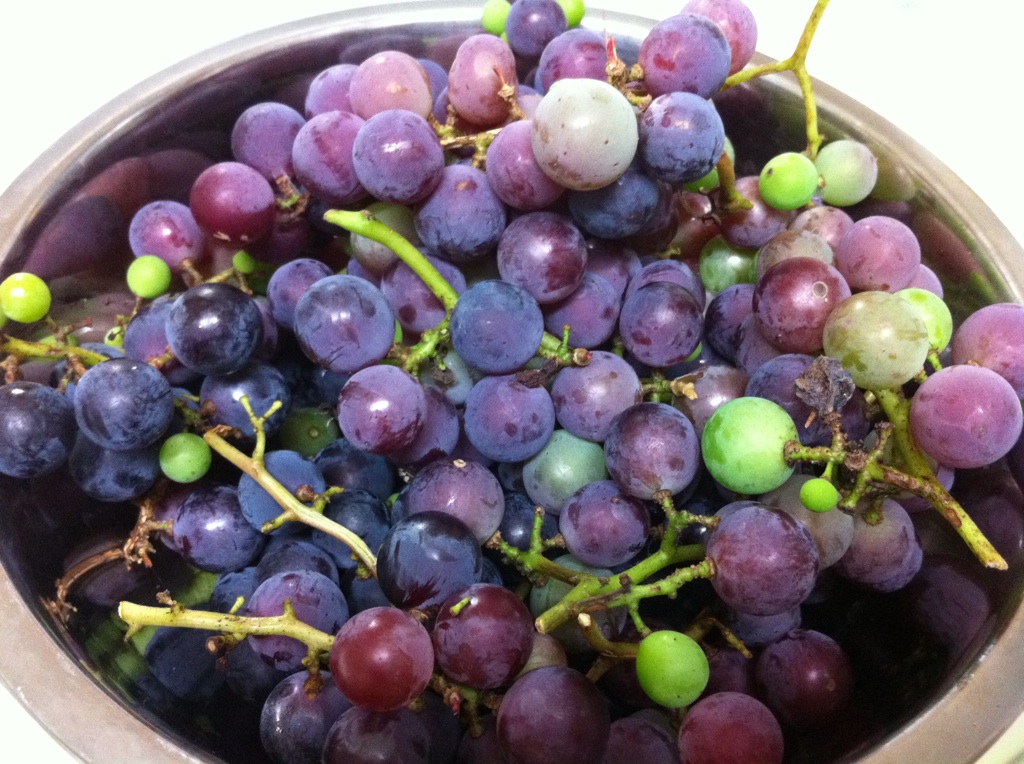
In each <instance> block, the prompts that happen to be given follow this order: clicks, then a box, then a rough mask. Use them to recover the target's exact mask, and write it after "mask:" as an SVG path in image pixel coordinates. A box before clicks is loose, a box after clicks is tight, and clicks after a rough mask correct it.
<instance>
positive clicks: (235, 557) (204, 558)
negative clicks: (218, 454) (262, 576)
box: [172, 486, 263, 573]
mask: <svg viewBox="0 0 1024 764" xmlns="http://www.w3.org/2000/svg"><path fill="white" fill-rule="evenodd" d="M172 533H173V534H174V544H175V546H176V547H177V548H178V549H180V550H181V555H182V557H183V558H184V559H185V560H187V561H188V562H189V564H191V565H194V566H195V567H197V568H199V569H200V570H208V571H210V572H213V573H227V572H229V571H233V570H240V569H242V568H244V567H245V566H247V565H250V564H252V563H253V562H255V560H256V558H257V556H258V555H259V553H260V551H261V550H262V549H263V535H262V534H261V533H260V532H259V531H258V530H257V529H255V528H253V527H252V526H251V525H250V524H249V523H248V522H247V521H246V518H245V517H244V516H243V514H242V506H241V504H240V502H239V496H238V491H236V490H235V489H234V488H232V487H230V486H212V487H209V488H200V489H198V490H196V491H194V492H193V493H192V494H191V495H189V497H188V498H187V499H185V501H184V503H182V505H181V509H180V510H179V512H178V516H177V518H176V519H175V521H174V529H173V531H172Z"/></svg>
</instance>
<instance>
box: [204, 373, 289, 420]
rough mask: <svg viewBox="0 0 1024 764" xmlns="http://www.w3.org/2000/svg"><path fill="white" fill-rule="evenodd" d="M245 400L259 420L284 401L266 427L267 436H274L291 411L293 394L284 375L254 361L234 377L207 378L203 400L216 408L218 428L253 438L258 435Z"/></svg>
mask: <svg viewBox="0 0 1024 764" xmlns="http://www.w3.org/2000/svg"><path fill="white" fill-rule="evenodd" d="M242 396H248V398H249V406H250V407H251V408H252V411H253V413H254V414H256V415H257V416H263V415H264V414H266V413H267V411H269V410H270V407H271V405H273V403H274V402H275V401H281V403H282V404H283V405H282V406H281V408H280V409H278V410H277V411H276V412H274V414H273V415H272V416H271V417H270V418H269V419H267V420H266V422H264V424H263V429H264V431H265V432H266V433H267V435H268V436H273V435H275V434H276V433H277V431H278V430H279V429H280V428H281V424H282V423H283V422H284V420H285V419H286V418H287V416H288V410H289V409H290V408H291V392H290V391H289V389H288V385H287V383H286V381H285V378H284V375H283V374H281V372H280V371H278V370H277V369H276V368H274V367H273V366H271V365H270V364H267V363H263V362H262V361H253V362H252V363H250V364H249V365H248V366H245V367H244V368H242V369H239V370H238V371H236V372H233V373H231V374H224V375H211V376H208V377H207V378H206V379H204V380H203V384H202V387H201V388H200V390H199V398H200V400H201V401H202V402H203V403H207V402H209V403H212V404H213V405H214V407H215V411H214V413H213V416H212V417H211V420H212V421H213V422H214V423H215V424H225V425H228V426H229V427H235V428H237V429H238V430H240V431H241V432H242V434H243V435H245V436H247V437H250V438H251V437H254V436H255V435H256V431H255V430H254V429H253V426H252V421H251V420H250V419H249V414H248V412H246V410H245V407H244V406H242V404H241V398H242Z"/></svg>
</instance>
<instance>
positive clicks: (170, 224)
mask: <svg viewBox="0 0 1024 764" xmlns="http://www.w3.org/2000/svg"><path fill="white" fill-rule="evenodd" d="M205 242H206V236H205V235H204V234H203V232H202V230H201V229H200V228H199V225H198V224H197V223H196V219H195V218H194V217H193V216H192V210H190V209H189V208H188V207H187V206H185V205H184V204H182V203H181V202H175V201H168V200H161V201H156V202H150V203H149V204H147V205H145V206H143V207H141V208H140V209H139V210H138V212H136V213H135V215H133V216H132V222H131V225H130V226H129V227H128V244H129V245H130V246H131V248H132V253H133V254H134V255H135V256H136V257H141V256H142V255H156V256H157V257H159V258H160V259H161V260H163V261H164V262H165V263H167V264H168V265H169V266H171V270H172V271H179V270H180V269H181V264H182V261H184V260H185V259H189V260H192V261H193V262H199V261H200V260H201V259H202V257H203V247H204V245H205Z"/></svg>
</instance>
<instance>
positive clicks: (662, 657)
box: [636, 631, 710, 708]
mask: <svg viewBox="0 0 1024 764" xmlns="http://www.w3.org/2000/svg"><path fill="white" fill-rule="evenodd" d="M636 675H637V679H639V680H640V686H641V687H643V689H644V692H646V693H647V695H648V696H649V697H650V698H651V700H653V701H654V702H655V703H658V704H660V705H663V706H667V707H668V708H680V707H682V706H688V705H690V704H691V703H693V702H694V701H695V700H697V698H699V697H700V694H701V693H702V692H704V688H705V687H707V684H708V678H709V676H710V667H709V666H708V658H707V656H706V655H705V654H704V651H703V650H702V649H701V646H700V645H699V644H697V643H696V642H695V641H694V640H693V639H691V638H690V637H688V636H686V635H685V634H681V633H680V632H678V631H654V632H651V633H650V634H648V635H647V636H646V637H644V639H643V641H642V642H641V643H640V647H639V648H638V650H637V654H636Z"/></svg>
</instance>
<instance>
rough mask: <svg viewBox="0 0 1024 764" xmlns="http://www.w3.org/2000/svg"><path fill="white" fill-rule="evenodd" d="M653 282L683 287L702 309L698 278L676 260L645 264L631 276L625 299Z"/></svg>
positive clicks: (700, 285)
mask: <svg viewBox="0 0 1024 764" xmlns="http://www.w3.org/2000/svg"><path fill="white" fill-rule="evenodd" d="M655 281H671V282H672V283H673V284H678V285H679V286H681V287H683V289H685V290H686V291H687V292H689V293H690V295H691V296H692V297H693V299H695V300H696V301H697V303H698V304H699V305H700V306H701V309H702V310H703V308H704V298H705V293H704V285H703V284H702V283H701V281H700V277H699V276H698V275H697V274H696V273H694V272H693V269H692V268H691V267H690V266H689V265H687V264H686V263H681V262H679V261H678V260H656V261H654V262H651V263H647V264H646V265H645V266H643V268H641V269H640V272H639V273H636V274H634V275H633V277H632V278H631V279H630V280H629V286H628V287H626V294H625V296H626V297H630V296H631V295H632V294H633V293H634V292H636V290H637V289H639V288H640V287H642V286H647V284H651V283H653V282H655Z"/></svg>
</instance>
